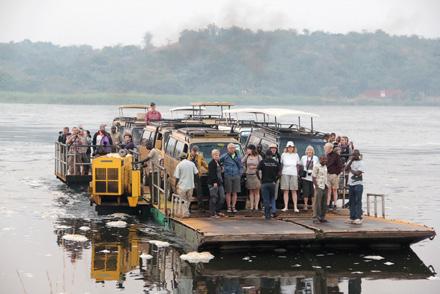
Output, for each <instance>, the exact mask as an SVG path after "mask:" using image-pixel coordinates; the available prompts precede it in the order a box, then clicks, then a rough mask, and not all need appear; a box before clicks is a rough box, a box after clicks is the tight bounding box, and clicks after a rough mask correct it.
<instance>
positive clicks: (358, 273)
mask: <svg viewBox="0 0 440 294" xmlns="http://www.w3.org/2000/svg"><path fill="white" fill-rule="evenodd" d="M351 273H352V274H357V275H362V274H363V273H364V272H351Z"/></svg>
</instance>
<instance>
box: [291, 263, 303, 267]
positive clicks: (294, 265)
mask: <svg viewBox="0 0 440 294" xmlns="http://www.w3.org/2000/svg"><path fill="white" fill-rule="evenodd" d="M301 266H302V265H300V264H298V263H297V264H292V265H291V267H301Z"/></svg>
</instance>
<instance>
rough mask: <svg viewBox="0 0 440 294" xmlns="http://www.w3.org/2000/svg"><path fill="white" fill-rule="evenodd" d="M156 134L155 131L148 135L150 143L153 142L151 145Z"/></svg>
mask: <svg viewBox="0 0 440 294" xmlns="http://www.w3.org/2000/svg"><path fill="white" fill-rule="evenodd" d="M155 136H156V132H151V135H150V141H149V142H150V143H151V144H153V146H154V137H155Z"/></svg>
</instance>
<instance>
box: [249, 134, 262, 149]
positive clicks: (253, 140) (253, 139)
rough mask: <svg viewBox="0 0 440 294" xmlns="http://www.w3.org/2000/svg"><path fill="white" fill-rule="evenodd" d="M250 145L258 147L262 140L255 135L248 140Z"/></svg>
mask: <svg viewBox="0 0 440 294" xmlns="http://www.w3.org/2000/svg"><path fill="white" fill-rule="evenodd" d="M250 144H253V145H255V146H257V145H258V144H260V138H259V137H257V136H255V135H250V136H249V140H248V145H250Z"/></svg>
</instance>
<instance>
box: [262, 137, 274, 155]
mask: <svg viewBox="0 0 440 294" xmlns="http://www.w3.org/2000/svg"><path fill="white" fill-rule="evenodd" d="M271 143H272V142H269V141H267V140H264V139H263V140H261V143H260V144H261V146H262V147H263V149H262V151H263V152H265V151H266V150H267V149H269V145H270V144H271Z"/></svg>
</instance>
